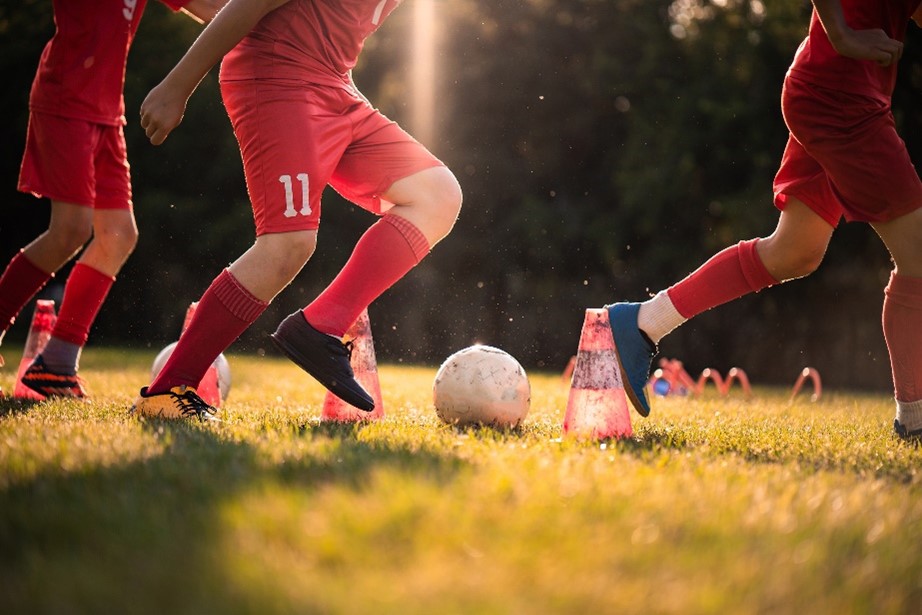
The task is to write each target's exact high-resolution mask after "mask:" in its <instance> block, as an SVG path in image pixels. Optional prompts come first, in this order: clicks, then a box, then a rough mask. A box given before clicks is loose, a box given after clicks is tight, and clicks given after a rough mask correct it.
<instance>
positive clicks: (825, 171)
mask: <svg viewBox="0 0 922 615" xmlns="http://www.w3.org/2000/svg"><path fill="white" fill-rule="evenodd" d="M781 108H782V111H783V112H784V120H785V123H787V125H788V129H789V130H790V131H791V135H790V137H789V138H788V144H787V147H786V148H785V150H784V156H783V158H782V160H781V167H780V168H779V169H778V173H777V175H776V176H775V182H774V193H775V205H776V206H777V207H778V208H779V209H784V205H785V203H786V202H787V197H789V196H790V197H794V198H797V199H799V200H801V201H803V202H804V203H805V204H806V205H807V206H808V207H810V209H812V210H813V211H815V212H816V213H817V215H819V216H820V217H822V218H823V219H824V220H825V221H826V222H828V223H829V224H830V225H831V226H833V227H835V226H836V225H837V224H838V223H839V219H840V218H841V217H842V216H844V217H845V219H846V220H848V221H860V222H887V221H889V220H893V219H895V218H899V217H900V216H903V215H906V214H908V213H910V212H911V211H914V210H916V209H918V208H919V207H922V182H920V181H919V174H918V173H916V169H915V167H914V166H913V164H912V160H910V158H909V152H908V151H907V150H906V144H905V143H904V142H903V140H902V139H901V138H900V136H899V135H898V134H897V132H896V126H895V124H894V121H893V114H892V113H891V111H890V107H889V105H887V104H886V103H885V102H883V101H880V100H877V99H874V98H870V97H867V96H861V95H858V94H851V93H847V92H840V91H837V90H829V89H827V88H822V87H817V86H813V85H811V84H809V83H806V82H803V81H801V80H799V79H796V78H792V77H790V76H789V77H788V78H787V79H786V80H785V83H784V91H783V92H782V99H781Z"/></svg>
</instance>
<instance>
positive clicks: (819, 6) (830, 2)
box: [813, 0, 849, 47]
mask: <svg viewBox="0 0 922 615" xmlns="http://www.w3.org/2000/svg"><path fill="white" fill-rule="evenodd" d="M813 8H814V9H816V14H817V15H818V16H819V18H820V23H822V24H823V29H824V30H825V31H826V36H827V37H828V38H829V42H830V43H832V45H833V47H837V46H838V44H839V42H840V41H841V40H842V39H843V38H844V37H845V34H846V32H847V31H848V30H849V27H848V24H847V23H845V15H844V14H843V12H842V2H841V1H840V0H813Z"/></svg>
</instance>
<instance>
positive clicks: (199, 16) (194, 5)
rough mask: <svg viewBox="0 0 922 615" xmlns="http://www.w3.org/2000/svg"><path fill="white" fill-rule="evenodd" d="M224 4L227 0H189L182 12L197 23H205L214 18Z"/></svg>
mask: <svg viewBox="0 0 922 615" xmlns="http://www.w3.org/2000/svg"><path fill="white" fill-rule="evenodd" d="M225 4H227V0H190V2H189V3H188V4H186V6H184V7H183V8H182V12H183V13H186V14H187V15H189V16H190V17H192V18H193V19H194V20H195V21H197V22H199V23H207V22H209V21H211V20H212V19H214V17H215V15H217V14H218V11H220V10H221V8H222V7H223V6H224V5H225Z"/></svg>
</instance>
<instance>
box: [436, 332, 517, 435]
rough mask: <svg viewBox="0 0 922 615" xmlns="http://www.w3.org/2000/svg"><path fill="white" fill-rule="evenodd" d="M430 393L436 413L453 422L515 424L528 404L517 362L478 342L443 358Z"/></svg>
mask: <svg viewBox="0 0 922 615" xmlns="http://www.w3.org/2000/svg"><path fill="white" fill-rule="evenodd" d="M432 393H433V400H434V402H435V412H436V414H437V415H438V416H439V418H440V419H442V420H443V421H444V422H446V423H449V424H452V425H491V426H494V427H501V428H508V427H516V426H518V425H519V423H521V422H522V420H523V419H524V418H525V416H526V415H527V414H528V410H529V406H530V404H531V385H530V384H529V382H528V376H527V375H526V374H525V370H524V369H522V366H521V365H520V364H519V362H518V361H516V360H515V358H513V356H512V355H510V354H509V353H507V352H505V351H503V350H500V349H499V348H494V347H493V346H484V345H480V344H478V345H475V346H470V347H468V348H464V349H463V350H459V351H458V352H456V353H454V354H453V355H451V356H450V357H448V358H447V359H445V362H444V363H442V366H441V367H439V370H438V372H437V373H436V375H435V383H434V384H433V386H432Z"/></svg>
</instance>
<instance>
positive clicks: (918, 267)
mask: <svg viewBox="0 0 922 615" xmlns="http://www.w3.org/2000/svg"><path fill="white" fill-rule="evenodd" d="M873 226H874V230H875V231H877V234H878V235H880V237H881V239H882V240H883V241H884V244H885V245H886V246H887V249H888V250H889V251H890V254H891V255H892V257H893V262H894V264H895V265H896V267H895V269H894V270H893V272H892V273H891V275H890V283H889V284H888V285H887V288H886V290H885V292H884V308H883V317H882V321H883V328H884V338H885V339H886V342H887V349H888V350H889V352H890V365H891V368H892V372H893V385H894V395H895V397H896V420H895V422H894V428H895V429H896V431H897V433H898V434H899V435H900V436H902V437H914V438H919V437H922V209H917V210H915V211H913V212H912V213H909V214H906V215H904V216H901V217H899V218H897V219H895V220H892V221H890V222H883V223H875V224H874V225H873Z"/></svg>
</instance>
